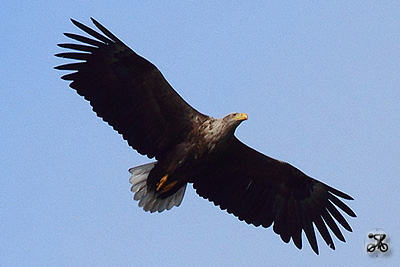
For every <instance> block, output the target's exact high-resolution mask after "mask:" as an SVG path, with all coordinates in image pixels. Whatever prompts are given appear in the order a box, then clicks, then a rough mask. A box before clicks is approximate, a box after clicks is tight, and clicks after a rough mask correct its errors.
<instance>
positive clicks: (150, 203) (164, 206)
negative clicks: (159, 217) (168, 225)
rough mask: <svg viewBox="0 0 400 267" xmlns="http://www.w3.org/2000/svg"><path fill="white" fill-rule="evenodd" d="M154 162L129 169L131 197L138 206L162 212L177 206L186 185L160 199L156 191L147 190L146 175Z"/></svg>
mask: <svg viewBox="0 0 400 267" xmlns="http://www.w3.org/2000/svg"><path fill="white" fill-rule="evenodd" d="M155 164H156V162H152V163H148V164H145V165H141V166H137V167H134V168H131V169H129V172H130V173H131V177H130V179H129V182H130V183H131V184H132V187H131V191H132V192H133V193H134V196H133V199H134V200H136V201H139V207H143V209H144V210H145V211H150V212H156V211H158V212H162V211H164V210H170V209H172V208H173V207H174V206H177V207H178V206H179V205H180V204H181V202H182V199H183V196H184V194H185V190H186V185H184V186H182V187H181V188H179V189H178V191H177V192H176V193H175V194H173V195H171V196H169V197H166V198H162V199H161V198H158V197H157V194H156V192H152V191H149V190H148V188H147V177H148V176H149V173H150V171H151V170H152V169H153V168H154V166H155Z"/></svg>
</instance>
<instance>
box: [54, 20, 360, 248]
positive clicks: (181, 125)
mask: <svg viewBox="0 0 400 267" xmlns="http://www.w3.org/2000/svg"><path fill="white" fill-rule="evenodd" d="M71 21H72V23H73V24H74V25H75V26H77V27H78V28H79V29H81V30H82V31H84V32H86V33H87V34H88V35H89V36H91V38H88V37H85V36H81V35H77V34H73V33H65V35H66V36H67V37H69V38H71V39H73V40H75V41H78V43H76V42H75V43H63V44H59V45H58V46H60V47H62V48H66V49H70V51H69V52H63V53H59V54H56V56H57V57H61V58H66V59H72V60H77V61H75V62H73V63H67V64H64V65H60V66H57V67H55V68H56V69H58V70H69V71H73V72H72V73H69V74H66V75H64V76H62V77H61V78H62V79H64V80H67V81H72V82H71V83H70V87H71V88H73V89H75V90H76V91H77V93H78V94H79V95H81V96H83V97H84V98H85V99H86V100H88V101H89V102H90V105H91V106H92V107H93V111H94V112H96V114H97V115H98V116H99V117H101V118H102V119H103V120H104V121H106V122H107V123H108V124H109V125H111V126H112V127H113V128H114V129H115V130H116V131H118V133H120V134H121V135H122V136H123V138H124V139H125V140H126V141H127V142H128V144H129V145H130V146H131V147H132V148H133V149H135V150H137V151H138V152H139V153H140V154H142V155H146V156H147V157H148V158H155V160H156V161H155V162H151V163H148V164H145V165H141V166H138V167H134V168H131V169H130V170H129V172H130V173H131V177H130V183H131V184H132V187H131V191H132V192H133V193H134V197H133V198H134V200H137V201H138V202H139V206H140V207H143V209H144V210H145V211H149V212H156V211H157V212H162V211H164V210H169V209H171V208H172V207H174V206H179V205H180V204H181V201H182V199H183V195H184V193H185V190H186V185H187V184H188V183H192V184H193V187H194V188H195V190H196V192H197V193H198V194H199V195H200V196H201V197H203V198H206V199H208V200H210V201H212V202H213V203H214V204H215V205H216V206H219V207H220V208H221V209H222V210H226V211H227V212H228V213H232V214H233V215H235V216H236V217H238V218H239V220H241V221H245V222H246V223H248V224H253V225H255V226H260V225H261V226H263V227H265V228H267V227H270V226H271V225H272V224H273V230H274V232H275V233H277V234H278V235H280V237H281V239H282V240H283V241H284V242H286V243H288V242H289V241H290V240H293V243H294V244H295V246H296V247H297V248H299V249H301V248H302V232H304V233H305V236H306V237H307V239H308V242H309V243H310V246H311V248H312V249H313V250H314V252H315V253H316V254H318V253H319V252H318V246H317V240H316V235H315V227H316V229H318V231H319V233H320V234H321V236H322V238H323V239H324V241H325V242H326V244H327V245H328V246H329V247H330V248H332V249H335V245H334V242H333V240H332V237H331V234H330V233H329V230H328V229H330V231H331V232H332V233H333V234H334V235H335V236H336V237H337V238H338V239H339V240H341V241H343V242H345V238H344V236H343V234H342V232H341V230H340V229H339V226H338V224H337V223H339V224H340V225H341V226H342V227H343V228H344V229H346V230H347V231H350V232H351V231H352V229H351V227H350V225H349V224H348V222H347V221H346V219H345V218H344V217H343V215H342V213H341V212H339V210H341V211H342V212H344V213H346V214H347V215H349V216H351V217H356V214H355V213H354V212H353V211H352V210H351V209H350V208H349V207H348V206H347V205H346V204H345V203H343V202H342V201H341V200H340V199H339V198H342V199H346V200H352V199H353V198H352V197H351V196H349V195H348V194H345V193H343V192H341V191H339V190H337V189H335V188H333V187H331V186H328V185H326V184H324V183H322V182H320V181H317V180H315V179H313V178H311V177H309V176H308V175H306V174H305V173H303V172H302V171H300V170H299V169H297V168H295V167H293V166H292V165H290V164H288V163H286V162H283V161H280V160H276V159H273V158H271V157H269V156H266V155H264V154H262V153H260V152H258V151H256V150H254V149H253V148H250V147H248V146H247V145H245V144H244V143H242V142H241V141H240V140H238V139H237V138H236V137H235V135H234V133H235V130H236V128H237V127H238V126H239V125H240V124H241V123H242V122H243V121H245V120H247V119H248V117H247V115H246V114H245V113H231V114H228V115H226V116H225V117H223V118H213V117H210V116H207V115H204V114H202V113H200V112H199V111H197V110H196V109H194V108H193V107H191V106H190V105H189V104H188V103H187V102H186V101H185V100H184V99H183V98H182V97H181V96H179V94H178V93H177V92H176V91H175V90H174V89H173V88H172V87H171V85H170V84H169V83H168V82H167V81H166V79H165V78H164V77H163V75H162V74H161V72H160V71H159V70H158V69H157V67H156V66H154V65H153V64H152V63H151V62H149V61H147V60H146V59H145V58H143V57H141V56H139V55H138V54H136V53H135V52H134V51H133V50H131V49H130V48H129V47H128V46H126V45H125V44H124V43H123V42H122V41H120V40H119V39H118V38H117V37H116V36H115V35H114V34H112V33H111V32H110V31H109V30H107V29H106V28H105V27H104V26H102V25H101V24H100V23H99V22H97V21H96V20H94V19H92V22H93V23H94V25H95V26H96V27H97V28H98V29H99V30H100V31H101V33H100V32H98V31H95V30H93V29H91V28H89V27H87V26H85V25H83V24H81V23H80V22H78V21H75V20H73V19H71ZM71 50H72V51H71Z"/></svg>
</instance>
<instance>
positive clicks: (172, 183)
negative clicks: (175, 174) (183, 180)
mask: <svg viewBox="0 0 400 267" xmlns="http://www.w3.org/2000/svg"><path fill="white" fill-rule="evenodd" d="M177 182H178V181H173V182H171V183H169V184H167V185H166V186H165V187H164V188H163V190H162V191H161V193H165V192H167V191H168V190H170V189H171V188H172V187H174V185H176V183H177Z"/></svg>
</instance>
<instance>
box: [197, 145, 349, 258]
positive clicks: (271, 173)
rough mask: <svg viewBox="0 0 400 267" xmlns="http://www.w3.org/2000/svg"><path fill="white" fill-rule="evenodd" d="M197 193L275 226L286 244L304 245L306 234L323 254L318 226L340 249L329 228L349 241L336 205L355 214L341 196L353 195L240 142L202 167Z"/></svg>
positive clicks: (252, 220) (258, 222)
mask: <svg viewBox="0 0 400 267" xmlns="http://www.w3.org/2000/svg"><path fill="white" fill-rule="evenodd" d="M193 186H194V188H195V189H196V191H197V193H198V194H199V195H200V196H202V197H204V198H207V199H209V200H211V201H213V202H214V204H215V205H219V206H220V208H221V209H223V210H225V209H226V210H227V211H228V212H229V213H233V214H234V215H235V216H237V217H239V219H240V220H244V221H246V222H247V223H249V224H253V225H255V226H259V225H262V226H263V227H269V226H271V224H272V223H274V226H273V229H274V231H275V233H277V234H279V235H280V236H281V238H282V240H283V241H284V242H286V243H287V242H289V241H290V239H292V240H293V242H294V244H295V245H296V246H297V247H298V248H299V249H301V247H302V241H301V233H302V231H304V232H305V234H306V236H307V239H308V241H309V243H310V245H311V247H312V249H313V250H314V251H315V253H317V254H318V246H317V241H316V237H315V232H314V226H313V224H314V225H315V226H316V227H317V229H318V231H319V232H320V234H321V236H322V238H323V239H324V240H325V242H326V244H327V245H328V246H329V247H331V248H332V249H335V246H334V243H333V240H332V238H331V236H330V234H329V231H328V228H330V229H331V231H332V232H333V234H334V235H335V236H336V237H337V238H338V239H339V240H341V241H343V242H344V241H345V239H344V237H343V235H342V233H341V231H340V229H339V227H338V226H337V224H336V222H335V221H334V219H335V220H336V221H337V222H338V223H339V224H340V225H342V226H343V227H344V228H345V229H346V230H348V231H352V230H351V227H350V225H349V224H348V223H347V221H346V220H345V219H344V217H343V216H342V215H341V213H340V212H339V211H338V209H337V208H339V209H341V210H342V211H344V212H345V213H347V214H348V215H350V216H352V217H356V215H355V213H354V212H353V211H352V210H351V209H350V208H349V207H348V206H347V205H346V204H344V203H343V202H342V201H340V200H339V199H338V197H341V198H344V199H348V200H351V199H352V198H351V197H350V196H349V195H347V194H345V193H342V192H340V191H338V190H336V189H334V188H332V187H330V186H328V185H326V184H323V183H321V182H319V181H317V180H315V179H313V178H311V177H309V176H307V175H306V174H304V173H303V172H301V171H300V170H298V169H296V168H295V167H293V166H291V165H290V164H288V163H285V162H282V161H278V160H275V159H273V158H270V157H268V156H265V155H263V154H261V153H259V152H257V151H255V150H253V149H252V148H249V147H248V146H246V145H244V144H243V143H242V142H240V141H239V140H237V139H236V138H235V140H234V141H233V144H232V146H231V147H230V148H229V149H228V151H226V152H225V154H224V155H223V156H222V158H221V160H220V161H218V162H212V164H210V165H207V167H205V168H203V171H202V172H201V174H199V175H198V176H196V177H195V178H194V180H193Z"/></svg>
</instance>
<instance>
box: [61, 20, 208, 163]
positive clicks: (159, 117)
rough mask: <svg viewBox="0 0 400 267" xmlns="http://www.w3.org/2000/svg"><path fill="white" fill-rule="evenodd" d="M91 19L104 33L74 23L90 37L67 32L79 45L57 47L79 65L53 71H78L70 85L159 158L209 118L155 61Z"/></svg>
mask: <svg viewBox="0 0 400 267" xmlns="http://www.w3.org/2000/svg"><path fill="white" fill-rule="evenodd" d="M92 21H93V23H94V24H95V26H96V27H97V28H98V29H100V31H101V33H99V32H97V31H95V30H93V29H91V28H89V27H87V26H85V25H83V24H82V23H80V22H77V21H75V20H72V23H73V24H74V25H75V26H77V27H78V28H79V29H81V30H82V31H84V32H85V33H86V34H88V35H89V36H90V38H89V37H85V36H81V35H77V34H73V33H65V35H66V36H67V37H69V38H71V39H73V40H75V41H78V42H79V43H78V44H69V43H67V44H59V46H60V47H62V48H66V49H70V50H72V51H70V52H63V53H59V54H56V56H57V57H61V58H66V59H71V60H79V62H73V63H66V64H63V65H60V66H57V67H55V68H56V69H59V70H70V71H75V72H73V73H70V74H66V75H64V76H62V79H64V80H68V81H71V84H70V87H72V88H73V89H75V90H76V91H77V92H78V94H79V95H81V96H83V97H84V98H85V99H86V100H88V101H89V102H90V104H91V106H92V107H93V110H94V111H95V112H96V113H97V115H98V116H99V117H101V118H103V120H104V121H106V122H108V124H110V125H111V126H112V127H113V128H114V129H115V130H117V131H118V132H119V133H120V134H122V136H123V138H124V139H125V140H127V141H128V144H129V145H130V146H132V147H133V148H134V149H137V150H138V152H139V153H141V154H146V155H147V156H148V157H154V156H155V157H156V158H157V157H161V156H162V155H164V154H165V153H166V151H168V150H169V149H170V148H171V147H173V146H174V145H176V144H177V143H179V142H181V141H182V140H183V139H184V138H185V136H187V134H188V133H189V132H190V131H191V130H192V129H193V127H194V124H195V123H196V122H197V120H200V121H201V120H202V119H205V118H207V117H206V116H205V115H203V114H201V113H199V112H197V111H196V110H195V109H193V108H192V107H191V106H190V105H189V104H187V103H186V102H185V101H184V100H183V99H182V98H181V97H180V96H179V95H178V93H176V92H175V90H174V89H173V88H172V87H171V86H170V85H169V83H168V82H167V81H166V80H165V78H164V77H163V76H162V74H161V73H160V71H159V70H158V69H157V68H156V67H155V66H154V65H153V64H152V63H150V62H149V61H147V60H146V59H144V58H143V57H141V56H139V55H138V54H136V53H135V52H134V51H132V50H131V49H130V48H128V47H127V46H126V45H125V44H124V43H122V42H121V41H120V40H119V39H118V38H117V37H116V36H115V35H113V34H112V33H111V32H110V31H109V30H107V29H106V28H105V27H103V26H102V25H101V24H100V23H98V22H97V21H96V20H94V19H92ZM103 34H104V35H103ZM81 60H83V62H80V61H81Z"/></svg>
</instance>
